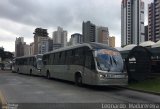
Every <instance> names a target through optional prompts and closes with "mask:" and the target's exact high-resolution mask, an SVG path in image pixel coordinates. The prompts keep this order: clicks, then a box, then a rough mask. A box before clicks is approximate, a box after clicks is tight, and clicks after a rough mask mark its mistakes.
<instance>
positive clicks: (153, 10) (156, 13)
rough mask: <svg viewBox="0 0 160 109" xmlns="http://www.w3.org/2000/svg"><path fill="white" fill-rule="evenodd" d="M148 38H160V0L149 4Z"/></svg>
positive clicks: (152, 39)
mask: <svg viewBox="0 0 160 109" xmlns="http://www.w3.org/2000/svg"><path fill="white" fill-rule="evenodd" d="M148 40H151V41H154V42H157V41H158V40H160V0H154V2H153V3H151V4H149V5H148Z"/></svg>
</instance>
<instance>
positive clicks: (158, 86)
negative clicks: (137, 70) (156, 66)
mask: <svg viewBox="0 0 160 109" xmlns="http://www.w3.org/2000/svg"><path fill="white" fill-rule="evenodd" d="M128 87H129V88H133V89H138V90H144V91H151V92H159V93H160V77H157V78H154V79H153V78H152V79H147V80H145V81H142V82H138V83H130V84H129V86H128Z"/></svg>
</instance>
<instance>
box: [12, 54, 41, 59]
mask: <svg viewBox="0 0 160 109" xmlns="http://www.w3.org/2000/svg"><path fill="white" fill-rule="evenodd" d="M42 55H43V54H37V55H31V56H21V57H16V58H15V59H21V58H29V57H36V56H42Z"/></svg>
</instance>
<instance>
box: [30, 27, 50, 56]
mask: <svg viewBox="0 0 160 109" xmlns="http://www.w3.org/2000/svg"><path fill="white" fill-rule="evenodd" d="M33 34H34V54H43V53H46V52H48V38H49V36H48V32H47V29H42V28H36V29H35V32H34V33H33Z"/></svg>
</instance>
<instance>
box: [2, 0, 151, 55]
mask: <svg viewBox="0 0 160 109" xmlns="http://www.w3.org/2000/svg"><path fill="white" fill-rule="evenodd" d="M143 1H144V2H145V25H146V24H147V4H148V3H150V2H151V1H152V0H143ZM88 20H90V21H91V22H92V23H94V24H95V25H97V26H105V27H108V28H109V33H110V36H115V37H116V47H120V42H121V0H1V2H0V47H2V46H3V47H4V49H5V51H11V52H13V51H15V40H16V37H24V41H25V42H26V43H27V44H29V43H31V42H33V36H34V35H33V32H34V30H35V28H38V27H41V28H45V29H48V33H49V37H52V32H53V31H56V30H57V27H58V26H61V27H63V29H64V30H67V31H68V41H69V38H70V35H71V34H73V33H82V22H83V21H88Z"/></svg>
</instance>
